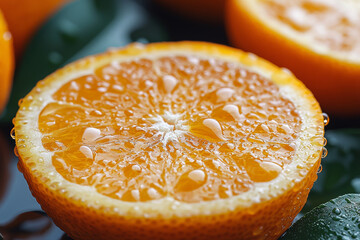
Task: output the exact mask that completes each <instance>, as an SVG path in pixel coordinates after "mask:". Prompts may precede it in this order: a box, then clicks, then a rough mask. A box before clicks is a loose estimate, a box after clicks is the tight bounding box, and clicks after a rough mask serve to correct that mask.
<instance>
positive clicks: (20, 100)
mask: <svg viewBox="0 0 360 240" xmlns="http://www.w3.org/2000/svg"><path fill="white" fill-rule="evenodd" d="M23 101H24V99H22V98H20V99H19V101H18V106H19V107H20V105H21V104H22V103H23Z"/></svg>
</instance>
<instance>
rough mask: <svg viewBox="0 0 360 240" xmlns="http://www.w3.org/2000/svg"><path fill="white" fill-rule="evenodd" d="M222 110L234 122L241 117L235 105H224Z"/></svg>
mask: <svg viewBox="0 0 360 240" xmlns="http://www.w3.org/2000/svg"><path fill="white" fill-rule="evenodd" d="M223 110H224V111H225V112H227V113H229V114H230V115H231V116H232V118H233V119H234V120H236V121H239V120H240V118H241V115H240V113H239V108H238V106H236V105H232V104H229V105H226V106H225V107H224V108H223Z"/></svg>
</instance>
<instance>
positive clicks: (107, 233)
mask: <svg viewBox="0 0 360 240" xmlns="http://www.w3.org/2000/svg"><path fill="white" fill-rule="evenodd" d="M23 162H24V161H23V160H21V159H20V161H19V163H18V168H19V170H20V171H21V172H23V174H24V177H25V179H26V181H27V182H28V184H29V187H30V190H31V192H32V194H33V196H34V197H35V198H36V200H37V201H38V202H39V204H40V205H41V207H42V209H43V210H44V211H45V212H46V213H47V214H48V215H49V216H50V217H51V218H52V219H53V221H54V222H55V224H56V225H57V226H58V227H60V228H61V229H62V230H64V231H65V232H66V233H67V234H68V235H69V236H70V237H72V238H74V239H76V240H78V239H79V240H82V239H83V240H88V239H104V240H110V239H122V240H128V239H129V240H130V239H133V240H136V239H139V240H140V239H159V240H161V239H164V240H168V239H174V240H177V239H204V240H205V239H214V240H215V239H224V240H225V239H254V240H255V239H269V240H270V239H273V240H275V239H278V238H279V237H280V236H281V235H282V234H283V233H284V232H285V230H286V229H288V228H289V227H290V225H291V223H292V220H293V219H294V218H295V216H296V215H297V214H298V213H299V212H300V210H301V209H302V208H303V206H304V204H305V203H306V200H307V196H308V194H309V191H310V189H311V188H312V186H313V183H314V181H315V180H316V179H317V170H318V168H319V165H320V159H319V161H318V163H317V164H315V165H314V166H313V167H312V168H311V170H310V171H309V173H308V175H307V176H305V178H304V180H303V181H301V182H299V183H297V184H296V185H295V186H294V188H293V189H292V190H289V191H287V192H286V193H284V194H283V195H281V196H279V197H278V198H276V199H272V200H271V201H267V202H262V203H260V204H258V205H256V206H252V208H251V209H235V210H234V211H232V212H228V213H226V214H221V215H211V216H199V217H191V218H172V219H162V218H148V219H146V218H132V217H131V216H129V217H124V216H118V215H115V214H113V213H111V212H106V211H105V210H104V211H99V210H95V209H91V208H89V207H87V206H85V205H84V203H81V202H74V201H70V200H69V199H68V198H66V197H65V196H64V195H63V194H61V193H59V192H57V191H53V190H52V189H51V188H49V187H48V186H46V185H44V184H43V182H44V181H46V180H45V179H44V177H42V176H36V175H34V174H32V173H30V171H29V169H28V167H27V166H25V165H24V164H23ZM280 209H281V211H279V210H280ZM250 210H251V211H250ZM258 226H264V227H263V228H262V229H258Z"/></svg>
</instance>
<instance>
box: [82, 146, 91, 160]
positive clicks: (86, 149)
mask: <svg viewBox="0 0 360 240" xmlns="http://www.w3.org/2000/svg"><path fill="white" fill-rule="evenodd" d="M79 150H80V152H82V154H84V155H85V157H87V158H91V159H93V153H92V151H91V149H90V148H89V147H88V146H81V147H80V148H79Z"/></svg>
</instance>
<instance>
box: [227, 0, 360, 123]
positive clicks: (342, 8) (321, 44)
mask: <svg viewBox="0 0 360 240" xmlns="http://www.w3.org/2000/svg"><path fill="white" fill-rule="evenodd" d="M226 18H227V20H226V22H227V24H226V25H227V32H228V35H229V38H230V41H231V42H232V44H233V45H235V46H237V47H239V48H241V49H244V50H246V51H251V52H254V53H256V54H258V55H259V56H261V57H264V58H266V59H268V60H270V61H272V62H273V63H275V64H277V65H278V66H283V67H286V68H289V69H290V70H291V71H292V72H293V73H294V74H295V75H296V76H297V77H298V78H299V79H300V80H301V81H303V82H304V83H305V84H306V86H307V87H309V89H310V90H311V91H312V92H313V93H314V95H315V97H316V98H317V99H318V100H319V102H320V104H321V106H322V107H323V109H324V110H325V111H326V112H328V113H331V114H336V115H342V116H350V115H360V101H359V97H358V92H359V91H360V81H359V79H360V42H359V38H360V4H359V1H356V0H344V1H338V0H294V1H280V0H254V1H246V0H230V1H229V2H228V6H227V8H226Z"/></svg>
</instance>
